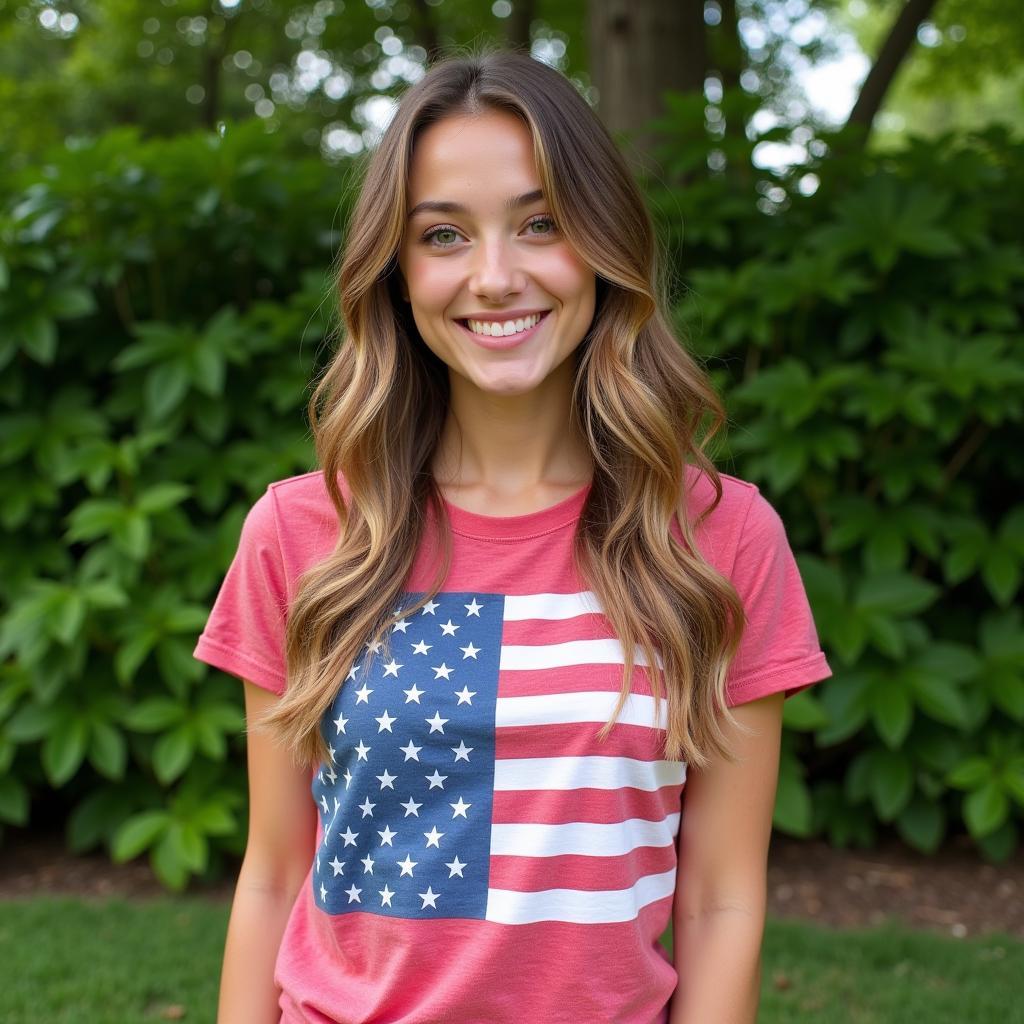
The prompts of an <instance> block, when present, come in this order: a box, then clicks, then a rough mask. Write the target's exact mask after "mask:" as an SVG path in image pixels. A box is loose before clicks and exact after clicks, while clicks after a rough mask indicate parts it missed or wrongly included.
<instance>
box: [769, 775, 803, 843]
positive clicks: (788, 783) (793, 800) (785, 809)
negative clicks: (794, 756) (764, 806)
mask: <svg viewBox="0 0 1024 1024" xmlns="http://www.w3.org/2000/svg"><path fill="white" fill-rule="evenodd" d="M773 824H774V825H775V827H776V828H778V829H780V830H781V831H783V832H786V833H788V834H789V835H793V836H807V835H810V833H811V795H810V793H809V792H808V789H807V784H806V783H805V782H804V780H803V779H802V778H801V777H800V774H799V768H798V767H797V766H796V765H795V763H793V762H791V761H790V760H784V761H783V762H782V764H781V765H780V768H779V779H778V787H777V789H776V793H775V811H774V814H773Z"/></svg>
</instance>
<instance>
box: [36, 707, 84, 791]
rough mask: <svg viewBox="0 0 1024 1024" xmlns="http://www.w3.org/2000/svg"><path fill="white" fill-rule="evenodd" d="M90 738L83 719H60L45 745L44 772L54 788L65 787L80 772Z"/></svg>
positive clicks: (43, 755) (43, 754)
mask: <svg viewBox="0 0 1024 1024" xmlns="http://www.w3.org/2000/svg"><path fill="white" fill-rule="evenodd" d="M88 738H89V729H88V726H87V724H86V723H85V722H84V721H83V720H82V719H81V718H72V717H66V718H62V719H59V720H58V722H57V725H56V727H55V728H54V730H53V732H52V733H50V735H49V736H47V738H46V740H45V742H44V743H43V752H42V761H43V770H44V771H45V772H46V775H47V777H48V778H49V780H50V782H51V784H52V785H54V786H63V785H64V783H65V782H67V781H68V779H70V778H71V776H72V775H74V774H75V772H76V771H78V767H79V765H81V763H82V761H83V760H84V759H85V749H86V743H87V742H88Z"/></svg>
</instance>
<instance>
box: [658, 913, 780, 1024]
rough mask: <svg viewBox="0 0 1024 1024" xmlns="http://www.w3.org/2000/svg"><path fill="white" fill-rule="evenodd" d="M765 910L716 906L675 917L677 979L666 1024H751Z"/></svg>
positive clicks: (758, 986)
mask: <svg viewBox="0 0 1024 1024" xmlns="http://www.w3.org/2000/svg"><path fill="white" fill-rule="evenodd" d="M763 938H764V915H763V914H760V915H759V914H755V913H751V912H750V911H748V910H744V909H736V910H719V911H716V912H714V913H711V914H707V915H698V916H695V917H692V918H690V919H689V920H687V921H685V922H683V921H681V922H677V924H676V930H675V933H674V935H673V948H674V954H675V955H674V960H675V964H676V969H677V971H678V972H679V984H678V987H677V988H676V993H675V995H674V996H673V999H672V1004H671V1011H670V1015H669V1022H668V1024H755V1022H756V1020H757V1006H758V1001H759V999H760V994H761V942H762V940H763Z"/></svg>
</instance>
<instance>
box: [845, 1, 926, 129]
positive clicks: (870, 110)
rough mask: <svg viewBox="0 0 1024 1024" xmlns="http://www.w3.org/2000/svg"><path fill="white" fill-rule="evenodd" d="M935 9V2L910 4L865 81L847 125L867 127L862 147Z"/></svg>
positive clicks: (905, 7) (902, 12)
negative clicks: (905, 61)
mask: <svg viewBox="0 0 1024 1024" xmlns="http://www.w3.org/2000/svg"><path fill="white" fill-rule="evenodd" d="M934 6H935V0H907V3H906V5H905V6H904V8H903V10H902V11H900V13H899V17H897V19H896V21H895V23H894V24H893V26H892V30H891V31H890V32H889V36H888V38H887V39H886V40H885V43H884V44H883V46H882V49H881V51H880V52H879V54H878V57H877V59H876V60H875V63H874V64H873V65H872V68H871V70H870V71H869V72H868V76H867V78H865V79H864V84H863V85H862V86H861V87H860V93H859V94H858V96H857V102H856V103H855V104H854V105H853V110H851V111H850V116H849V118H848V119H847V122H846V123H847V125H851V124H859V125H862V126H863V127H864V129H865V130H864V132H863V133H862V135H861V143H862V144H863V143H864V142H866V141H867V137H868V133H869V132H870V130H871V124H872V122H873V121H874V119H875V115H876V114H877V113H878V111H879V110H880V109H881V106H882V102H883V100H884V99H885V94H886V93H887V92H888V91H889V87H890V86H891V85H892V83H893V79H894V78H895V77H896V72H897V71H899V69H900V66H901V65H902V64H903V61H904V60H905V58H906V56H907V54H908V53H909V52H910V48H911V47H912V46H913V45H914V40H915V39H916V38H917V30H918V28H919V27H920V25H921V22H923V21H924V20H925V19H926V18H927V17H928V15H929V14H930V13H931V10H932V8H933V7H934Z"/></svg>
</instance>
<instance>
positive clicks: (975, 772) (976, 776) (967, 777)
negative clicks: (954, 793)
mask: <svg viewBox="0 0 1024 1024" xmlns="http://www.w3.org/2000/svg"><path fill="white" fill-rule="evenodd" d="M993 774H994V772H993V766H992V762H991V761H987V760H986V759H985V758H983V757H970V758H968V759H967V760H966V761H963V762H961V763H960V764H958V765H957V766H956V767H955V768H954V769H953V770H952V771H951V772H949V773H948V774H947V775H946V783H947V784H948V785H950V786H953V787H955V788H956V789H977V788H978V787H979V786H981V785H982V784H983V783H984V782H986V781H987V780H988V779H991V778H992V776H993Z"/></svg>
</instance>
